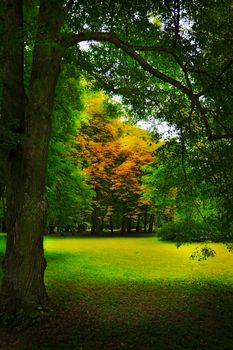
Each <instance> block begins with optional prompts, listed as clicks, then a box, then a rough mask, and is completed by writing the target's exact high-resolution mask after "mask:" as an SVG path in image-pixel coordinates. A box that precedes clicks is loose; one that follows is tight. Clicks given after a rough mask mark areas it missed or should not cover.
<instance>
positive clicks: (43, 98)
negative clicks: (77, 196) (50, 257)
mask: <svg viewBox="0 0 233 350" xmlns="http://www.w3.org/2000/svg"><path fill="white" fill-rule="evenodd" d="M5 4H6V16H5V17H6V22H5V26H6V27H5V32H6V36H7V37H8V40H9V45H7V46H6V55H5V66H4V76H3V81H4V83H3V84H4V85H3V100H2V120H3V123H4V122H5V126H6V125H7V126H8V127H9V124H7V120H9V118H10V122H12V123H13V125H16V128H17V130H15V129H14V130H12V131H13V132H14V133H15V132H17V133H18V134H19V135H22V138H21V139H19V140H17V143H16V145H15V147H11V149H10V148H9V152H6V150H5V153H4V154H5V159H4V160H5V172H6V179H7V247H6V253H5V257H4V261H3V281H2V289H1V307H2V310H3V311H4V312H7V313H13V312H16V311H17V310H18V309H20V308H23V309H25V310H30V309H35V308H37V307H38V306H39V305H41V306H46V305H47V304H48V297H47V293H46V289H45V285H44V270H45V268H46V261H45V258H44V251H43V233H44V232H45V229H46V215H47V200H46V195H45V176H46V168H47V157H48V144H49V139H50V129H51V114H52V109H53V99H54V93H55V87H56V83H57V79H58V75H59V69H60V61H61V54H60V52H59V50H58V49H55V48H54V44H53V43H54V42H55V40H56V37H57V33H58V31H59V28H60V26H61V22H62V21H61V10H62V6H61V2H60V4H57V5H55V3H53V7H52V5H49V3H47V4H46V2H45V1H41V6H40V11H39V17H38V33H37V38H36V44H35V48H34V55H33V63H32V72H31V80H30V84H29V93H28V102H27V105H26V106H25V104H24V100H25V99H24V84H23V65H24V62H23V40H22V37H21V35H22V33H23V30H22V29H23V16H22V1H15V0H5ZM56 12H57V13H56ZM51 14H53V16H52V17H51ZM54 16H55V17H54ZM59 16H60V17H59ZM59 20H60V21H59ZM19 38H21V39H19ZM14 41H16V42H17V43H18V42H19V44H17V45H12V43H13V42H14ZM8 84H11V85H10V86H9V85H8ZM11 129H12V128H11Z"/></svg>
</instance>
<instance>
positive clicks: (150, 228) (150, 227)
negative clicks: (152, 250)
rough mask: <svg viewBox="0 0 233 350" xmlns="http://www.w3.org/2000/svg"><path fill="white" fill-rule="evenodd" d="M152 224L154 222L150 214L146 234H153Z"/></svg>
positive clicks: (152, 215) (153, 216)
mask: <svg viewBox="0 0 233 350" xmlns="http://www.w3.org/2000/svg"><path fill="white" fill-rule="evenodd" d="M154 222H155V215H154V214H150V218H149V227H148V233H152V232H153V227H154Z"/></svg>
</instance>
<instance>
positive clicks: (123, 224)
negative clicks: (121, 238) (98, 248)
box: [121, 214, 126, 235]
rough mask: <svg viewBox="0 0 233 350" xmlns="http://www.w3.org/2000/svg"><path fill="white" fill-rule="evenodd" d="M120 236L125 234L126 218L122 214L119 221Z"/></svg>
mask: <svg viewBox="0 0 233 350" xmlns="http://www.w3.org/2000/svg"><path fill="white" fill-rule="evenodd" d="M121 234H122V235H125V234H126V216H125V215H124V214H123V215H122V219H121Z"/></svg>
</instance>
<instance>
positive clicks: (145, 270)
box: [0, 236, 233, 350]
mask: <svg viewBox="0 0 233 350" xmlns="http://www.w3.org/2000/svg"><path fill="white" fill-rule="evenodd" d="M44 246H45V253H46V257H47V261H48V267H47V270H46V276H45V280H46V285H47V289H48V291H49V294H50V296H51V297H52V299H53V300H55V301H56V303H57V304H59V305H60V307H59V309H58V311H57V312H56V314H55V317H54V319H53V320H51V321H50V322H49V323H48V324H46V325H41V326H39V327H36V328H33V329H30V330H25V331H24V332H23V333H19V334H17V333H14V334H13V335H12V333H11V334H10V333H9V334H7V333H5V334H4V335H3V336H4V337H5V343H4V342H3V343H2V344H3V346H4V347H3V348H4V349H7V347H6V344H8V347H9V349H17V350H18V349H20V350H23V349H37V348H39V349H79V350H81V349H82V350H92V349H93V350H95V349H138V350H139V349H140V350H167V349H168V350H169V349H193V350H194V349H195V350H197V349H198V350H199V349H203V350H204V349H205V350H210V349H216V350H217V349H222V350H223V349H231V348H232V344H233V332H232V326H233V298H232V295H233V294H232V291H233V288H232V286H233V254H232V253H229V252H228V251H227V249H226V247H225V245H223V244H211V245H210V246H211V247H212V248H213V249H214V250H215V251H216V257H215V258H209V259H208V260H206V261H201V262H198V261H193V260H191V259H190V255H191V254H192V253H193V250H194V248H195V247H197V246H198V247H201V246H202V245H201V244H191V245H185V246H181V247H179V248H178V249H177V248H176V245H175V244H173V243H170V242H169V243H167V242H161V241H159V240H158V239H157V238H153V237H149V238H74V237H72V238H69V237H65V238H64V237H57V238H54V237H53V238H52V237H46V238H45V244H44ZM3 250H4V237H3V236H0V251H1V252H3ZM0 335H1V334H0ZM1 339H2V336H1ZM9 344H10V345H9ZM38 344H39V345H38ZM0 348H1V347H0Z"/></svg>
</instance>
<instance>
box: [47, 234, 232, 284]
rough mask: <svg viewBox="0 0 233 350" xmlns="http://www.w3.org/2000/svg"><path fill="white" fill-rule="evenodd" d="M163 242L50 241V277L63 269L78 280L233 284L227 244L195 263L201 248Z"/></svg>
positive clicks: (48, 239)
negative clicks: (197, 249)
mask: <svg viewBox="0 0 233 350" xmlns="http://www.w3.org/2000/svg"><path fill="white" fill-rule="evenodd" d="M198 246H201V244H190V245H183V246H181V247H179V248H177V247H176V245H175V244H174V243H170V242H169V243H167V242H161V241H159V240H158V239H157V238H50V237H48V238H46V239H45V252H46V255H47V257H48V262H49V264H48V269H47V279H53V278H54V274H55V275H56V274H59V268H61V269H62V276H60V277H59V278H61V279H69V278H70V279H71V280H72V282H74V281H75V280H76V281H79V283H80V282H81V281H82V280H83V279H85V280H92V282H95V281H96V282H97V283H101V282H104V283H105V282H126V281H138V282H142V281H144V282H145V281H147V282H156V281H159V280H160V281H161V280H164V281H175V280H176V281H177V280H187V281H195V280H198V279H206V280H209V281H211V280H212V281H213V280H214V281H219V282H220V281H224V282H233V273H232V271H233V254H232V253H229V252H228V251H227V248H226V246H225V245H224V244H217V243H215V244H210V246H211V247H212V248H213V249H214V250H215V251H216V256H215V257H214V258H209V259H208V260H205V261H200V262H199V261H196V260H192V259H190V255H191V254H192V253H193V250H194V248H195V247H198Z"/></svg>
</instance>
